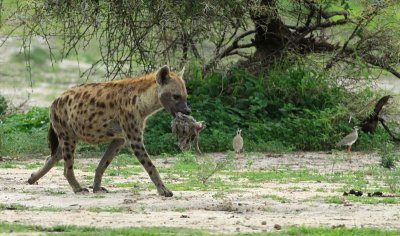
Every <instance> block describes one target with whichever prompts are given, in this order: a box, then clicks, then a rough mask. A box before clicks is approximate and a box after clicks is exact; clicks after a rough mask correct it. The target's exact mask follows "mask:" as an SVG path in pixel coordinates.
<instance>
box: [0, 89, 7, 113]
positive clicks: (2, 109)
mask: <svg viewBox="0 0 400 236" xmlns="http://www.w3.org/2000/svg"><path fill="white" fill-rule="evenodd" d="M7 108H8V104H7V100H6V98H5V97H4V96H2V95H1V94H0V116H2V115H4V114H6V111H7Z"/></svg>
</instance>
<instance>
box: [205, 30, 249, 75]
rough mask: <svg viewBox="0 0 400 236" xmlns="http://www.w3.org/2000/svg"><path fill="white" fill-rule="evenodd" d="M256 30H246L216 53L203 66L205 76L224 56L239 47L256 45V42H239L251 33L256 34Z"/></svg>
mask: <svg viewBox="0 0 400 236" xmlns="http://www.w3.org/2000/svg"><path fill="white" fill-rule="evenodd" d="M255 32H256V30H249V31H247V32H244V33H243V34H241V35H239V36H237V37H236V38H235V40H234V41H233V42H232V43H231V45H230V46H228V47H227V48H225V49H224V50H222V51H221V52H220V53H218V54H217V55H215V56H214V57H213V58H212V59H211V60H210V61H209V62H208V63H207V64H206V65H205V66H203V76H204V75H206V74H207V72H208V71H209V70H210V69H211V68H213V67H214V66H215V65H216V64H217V63H218V62H219V61H220V60H221V59H222V58H224V57H226V56H229V54H230V53H231V52H232V51H234V50H237V49H240V48H249V47H254V46H255V44H254V43H247V44H239V41H240V40H241V39H243V38H245V37H246V36H249V35H251V34H254V33H255Z"/></svg>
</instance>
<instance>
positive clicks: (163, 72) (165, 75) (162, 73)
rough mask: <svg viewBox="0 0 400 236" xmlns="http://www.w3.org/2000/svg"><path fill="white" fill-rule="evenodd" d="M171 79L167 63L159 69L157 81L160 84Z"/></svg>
mask: <svg viewBox="0 0 400 236" xmlns="http://www.w3.org/2000/svg"><path fill="white" fill-rule="evenodd" d="M168 79H169V67H168V66H167V65H165V66H163V67H161V68H160V69H158V71H157V75H156V81H157V83H158V84H159V85H164V84H165V83H166V82H167V80H168Z"/></svg>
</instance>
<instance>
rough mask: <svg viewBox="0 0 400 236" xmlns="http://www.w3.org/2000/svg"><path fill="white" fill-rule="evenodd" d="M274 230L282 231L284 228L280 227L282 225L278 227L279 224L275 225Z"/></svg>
mask: <svg viewBox="0 0 400 236" xmlns="http://www.w3.org/2000/svg"><path fill="white" fill-rule="evenodd" d="M274 229H276V230H281V229H282V226H280V225H278V224H275V225H274Z"/></svg>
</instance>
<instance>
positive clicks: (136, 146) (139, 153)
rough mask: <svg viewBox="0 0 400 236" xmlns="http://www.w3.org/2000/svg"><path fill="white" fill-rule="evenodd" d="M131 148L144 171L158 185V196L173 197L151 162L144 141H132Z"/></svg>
mask: <svg viewBox="0 0 400 236" xmlns="http://www.w3.org/2000/svg"><path fill="white" fill-rule="evenodd" d="M131 148H132V150H133V153H134V154H135V156H136V157H137V159H138V160H139V161H140V163H141V164H142V165H143V167H144V169H145V170H146V171H147V173H148V174H149V176H150V179H151V180H152V181H153V183H154V184H155V185H156V187H157V192H158V194H160V195H161V196H165V197H172V195H173V194H172V192H171V191H170V190H169V189H167V188H166V187H165V185H164V183H163V181H162V180H161V178H160V175H159V174H158V171H157V169H156V167H155V166H154V165H153V163H152V162H151V160H150V158H149V155H148V154H147V151H146V149H145V147H144V144H143V141H142V139H141V138H140V139H135V140H131Z"/></svg>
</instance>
